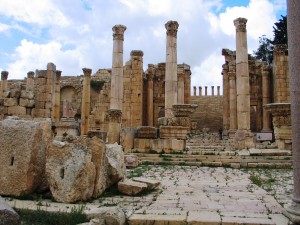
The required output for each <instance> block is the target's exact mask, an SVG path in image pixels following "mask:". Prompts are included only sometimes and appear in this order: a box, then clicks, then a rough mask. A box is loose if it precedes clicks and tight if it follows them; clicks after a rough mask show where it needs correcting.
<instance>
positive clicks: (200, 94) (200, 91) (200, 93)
mask: <svg viewBox="0 0 300 225" xmlns="http://www.w3.org/2000/svg"><path fill="white" fill-rule="evenodd" d="M199 96H202V87H201V86H200V87H199Z"/></svg>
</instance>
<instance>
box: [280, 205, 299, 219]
mask: <svg viewBox="0 0 300 225" xmlns="http://www.w3.org/2000/svg"><path fill="white" fill-rule="evenodd" d="M283 215H285V216H286V217H288V218H289V219H290V220H291V221H292V222H293V223H294V224H300V204H299V203H296V202H294V201H292V202H291V203H290V204H289V205H287V207H286V208H284V210H283Z"/></svg>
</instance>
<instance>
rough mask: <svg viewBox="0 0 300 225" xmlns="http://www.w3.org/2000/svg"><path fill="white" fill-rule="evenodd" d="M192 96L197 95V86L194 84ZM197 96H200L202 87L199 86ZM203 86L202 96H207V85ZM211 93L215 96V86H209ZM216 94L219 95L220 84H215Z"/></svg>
mask: <svg viewBox="0 0 300 225" xmlns="http://www.w3.org/2000/svg"><path fill="white" fill-rule="evenodd" d="M193 88H194V96H197V87H196V86H194V87H193ZM198 88H199V96H202V87H201V86H199V87H198ZM204 88H205V92H204V96H207V86H205V87H204ZM211 95H212V96H215V87H214V86H211ZM217 96H220V86H217Z"/></svg>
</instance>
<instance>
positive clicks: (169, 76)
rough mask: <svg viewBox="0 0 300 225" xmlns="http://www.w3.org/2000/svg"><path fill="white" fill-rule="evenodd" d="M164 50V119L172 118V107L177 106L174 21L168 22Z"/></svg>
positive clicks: (175, 26) (175, 31)
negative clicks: (165, 47)
mask: <svg viewBox="0 0 300 225" xmlns="http://www.w3.org/2000/svg"><path fill="white" fill-rule="evenodd" d="M165 27H166V29H167V49H166V53H167V55H166V75H165V117H167V118H171V117H174V115H173V112H172V106H173V105H177V101H178V100H177V30H178V27H179V24H178V23H177V22H176V21H168V22H167V23H166V24H165Z"/></svg>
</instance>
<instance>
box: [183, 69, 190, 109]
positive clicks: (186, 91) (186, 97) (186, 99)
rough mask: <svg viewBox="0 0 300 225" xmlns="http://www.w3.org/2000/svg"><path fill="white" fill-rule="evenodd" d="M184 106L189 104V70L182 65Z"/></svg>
mask: <svg viewBox="0 0 300 225" xmlns="http://www.w3.org/2000/svg"><path fill="white" fill-rule="evenodd" d="M184 104H191V70H190V66H188V65H186V64H184Z"/></svg>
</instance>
